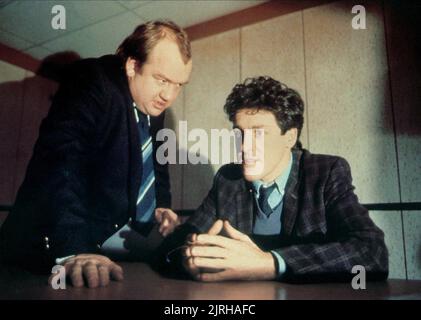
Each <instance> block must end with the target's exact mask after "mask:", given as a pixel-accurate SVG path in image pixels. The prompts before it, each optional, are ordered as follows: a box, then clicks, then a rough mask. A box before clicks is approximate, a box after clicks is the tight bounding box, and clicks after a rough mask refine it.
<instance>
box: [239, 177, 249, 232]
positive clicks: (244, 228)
mask: <svg viewBox="0 0 421 320" xmlns="http://www.w3.org/2000/svg"><path fill="white" fill-rule="evenodd" d="M246 186H247V188H245V189H242V190H241V191H239V192H238V193H237V194H236V206H235V208H236V221H237V228H238V230H240V231H241V232H243V233H245V234H251V233H252V231H253V189H252V188H251V186H250V185H249V184H248V183H246Z"/></svg>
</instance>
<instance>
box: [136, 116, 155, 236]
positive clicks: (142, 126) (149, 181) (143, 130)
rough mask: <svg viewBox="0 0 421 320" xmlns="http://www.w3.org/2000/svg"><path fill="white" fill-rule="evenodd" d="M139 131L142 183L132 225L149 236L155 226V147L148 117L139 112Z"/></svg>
mask: <svg viewBox="0 0 421 320" xmlns="http://www.w3.org/2000/svg"><path fill="white" fill-rule="evenodd" d="M136 112H137V114H138V119H139V122H138V129H139V136H140V142H141V143H140V145H141V150H139V152H142V163H141V164H140V165H142V180H141V183H140V188H139V193H138V197H137V203H136V219H135V223H134V224H132V226H133V227H134V229H135V230H137V231H138V232H140V233H142V234H144V235H147V234H149V231H150V230H151V229H152V227H153V224H154V221H155V220H154V212H155V207H156V197H155V173H154V164H153V146H152V138H151V135H150V132H149V120H148V117H147V116H146V115H145V114H143V113H141V112H139V111H138V110H137V109H136Z"/></svg>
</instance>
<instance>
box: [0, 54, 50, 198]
mask: <svg viewBox="0 0 421 320" xmlns="http://www.w3.org/2000/svg"><path fill="white" fill-rule="evenodd" d="M56 87H57V86H56V84H55V83H54V82H52V81H49V80H46V79H44V78H42V77H38V76H35V75H34V74H33V73H32V72H29V71H26V70H24V69H22V68H19V67H16V66H13V65H11V64H8V63H6V62H3V61H0V101H1V104H0V204H1V205H10V204H13V202H14V200H15V196H16V192H17V189H18V188H19V186H20V184H21V183H22V181H23V178H24V174H25V170H26V166H27V164H28V161H29V159H30V157H31V155H32V148H33V145H34V143H35V140H36V139H37V137H38V130H39V125H40V123H41V120H42V119H43V118H44V117H45V115H46V114H47V111H48V108H49V107H50V100H49V99H50V96H51V95H52V94H53V93H54V92H55V90H56Z"/></svg>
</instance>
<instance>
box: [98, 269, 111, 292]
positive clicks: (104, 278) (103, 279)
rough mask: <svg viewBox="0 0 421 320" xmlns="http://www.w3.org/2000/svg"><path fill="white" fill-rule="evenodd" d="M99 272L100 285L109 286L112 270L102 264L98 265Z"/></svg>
mask: <svg viewBox="0 0 421 320" xmlns="http://www.w3.org/2000/svg"><path fill="white" fill-rule="evenodd" d="M98 274H99V285H100V286H101V287H105V286H108V284H109V283H110V270H109V269H108V267H107V266H105V265H103V264H100V265H99V266H98Z"/></svg>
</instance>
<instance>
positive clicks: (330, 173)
mask: <svg viewBox="0 0 421 320" xmlns="http://www.w3.org/2000/svg"><path fill="white" fill-rule="evenodd" d="M353 190H354V187H353V186H352V178H351V171H350V167H349V165H348V163H347V162H346V160H345V159H342V158H340V157H335V156H328V155H316V154H311V153H310V152H308V151H306V150H293V165H292V169H291V173H290V176H289V178H288V181H287V185H286V188H285V196H284V200H283V211H282V216H281V223H282V228H281V234H279V236H275V237H274V239H272V240H271V241H269V242H268V241H261V240H262V239H259V238H255V240H256V242H257V244H258V245H259V246H260V247H261V248H262V249H263V250H276V251H277V252H278V253H279V254H280V255H281V256H282V257H283V259H284V260H285V263H286V266H287V269H286V272H285V274H284V276H283V278H282V279H284V280H286V281H324V280H329V281H332V280H340V281H342V280H345V279H346V280H349V279H350V277H351V276H353V275H352V274H351V270H352V267H353V266H355V265H362V266H364V267H365V269H366V271H367V275H368V278H369V279H373V278H377V279H384V278H386V277H387V273H388V252H387V248H386V246H385V243H384V237H383V236H384V235H383V232H382V231H381V230H380V229H379V228H378V227H376V226H375V224H374V223H373V222H372V220H371V219H370V217H369V215H368V212H367V210H366V209H365V208H364V207H363V206H362V205H360V204H359V203H358V199H357V196H356V195H355V194H354V192H353ZM254 210H255V200H254V196H253V193H252V186H251V184H250V183H248V182H247V181H246V180H245V179H244V178H243V174H242V168H241V166H240V165H234V164H229V165H226V166H223V167H222V168H221V169H220V170H219V171H218V173H217V175H216V177H215V179H214V182H213V186H212V189H211V190H210V192H209V194H208V196H207V197H206V199H205V200H204V201H203V203H202V205H201V206H200V207H199V208H198V209H197V210H196V211H195V213H194V215H193V216H192V217H190V218H189V219H188V221H187V222H186V224H185V225H182V226H180V227H179V228H178V229H177V230H176V231H175V232H174V233H173V234H172V235H171V236H170V237H169V238H167V240H166V241H165V242H164V243H163V245H162V247H161V248H160V254H159V256H158V258H157V259H156V261H155V262H154V266H155V267H156V268H157V269H158V270H160V271H163V272H165V271H170V270H174V271H175V272H179V273H180V272H182V268H181V266H180V259H181V257H180V256H179V255H178V254H177V252H179V251H171V250H172V249H174V248H176V247H177V246H180V245H182V244H183V242H184V239H185V237H186V236H187V235H188V234H189V233H192V232H200V233H203V232H207V230H209V228H210V227H211V226H212V224H213V223H214V222H215V221H216V220H217V219H223V220H228V221H230V223H231V224H232V225H233V226H234V227H235V228H237V229H238V230H240V231H241V232H243V233H246V234H249V235H251V233H252V229H253V219H254V214H253V213H254ZM266 240H267V239H266ZM168 253H170V255H169V257H170V258H171V259H170V262H168V261H167V260H166V259H165V258H166V257H167V254H168Z"/></svg>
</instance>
